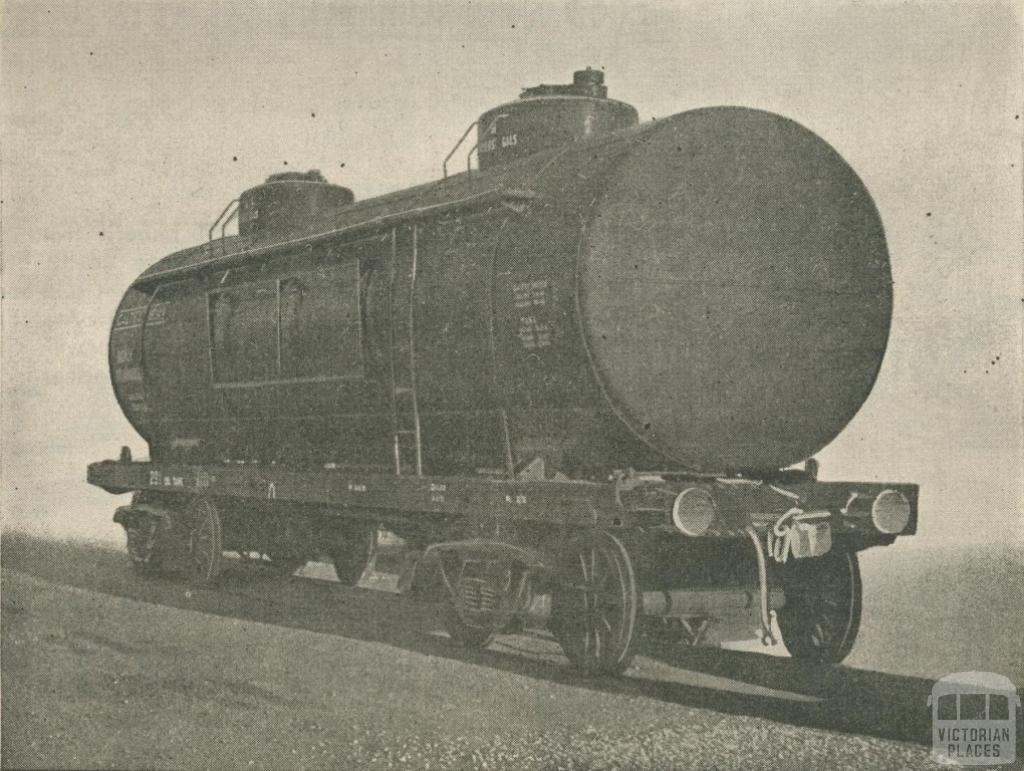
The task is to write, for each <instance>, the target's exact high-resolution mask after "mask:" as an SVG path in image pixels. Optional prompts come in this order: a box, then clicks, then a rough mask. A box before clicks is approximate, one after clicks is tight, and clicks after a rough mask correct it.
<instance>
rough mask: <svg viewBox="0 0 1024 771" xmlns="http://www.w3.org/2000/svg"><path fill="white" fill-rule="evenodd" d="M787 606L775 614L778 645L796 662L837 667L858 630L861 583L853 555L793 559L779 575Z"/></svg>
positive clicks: (842, 553) (836, 552)
mask: <svg viewBox="0 0 1024 771" xmlns="http://www.w3.org/2000/svg"><path fill="white" fill-rule="evenodd" d="M782 579H783V586H784V587H785V591H786V604H785V606H784V607H783V608H782V609H780V610H779V613H778V617H779V629H780V630H781V631H782V641H783V642H784V643H785V644H786V648H787V649H788V650H789V653H790V655H791V656H792V657H793V658H795V659H802V660H804V661H813V662H817V663H821V664H838V663H839V662H841V661H842V660H843V659H845V658H846V657H847V655H849V653H850V651H851V650H852V649H853V643H854V640H855V639H856V637H857V630H858V629H859V628H860V612H861V601H862V598H861V581H860V566H859V564H858V562H857V553H856V552H852V551H847V550H845V549H833V550H832V551H830V552H828V553H827V554H825V555H823V556H821V557H813V558H810V559H802V560H794V561H792V562H790V563H788V564H787V565H786V566H785V567H784V569H783V573H782Z"/></svg>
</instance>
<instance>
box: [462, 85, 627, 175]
mask: <svg viewBox="0 0 1024 771" xmlns="http://www.w3.org/2000/svg"><path fill="white" fill-rule="evenodd" d="M638 121H639V118H638V116H637V112H636V109H635V108H633V106H632V105H628V104H626V103H625V102H619V101H616V100H614V99H609V98H608V87H607V86H606V85H605V84H604V73H603V72H602V71H601V70H594V69H591V68H590V67H587V68H586V69H585V70H577V71H576V72H574V73H573V76H572V83H566V84H562V85H548V84H541V85H539V86H531V87H529V88H524V89H523V90H522V92H521V93H520V94H519V100H518V101H516V102H509V103H507V104H503V105H500V106H498V107H495V108H493V109H491V110H488V111H487V112H485V113H484V114H483V115H481V116H480V120H479V122H478V124H477V141H478V144H477V152H478V155H479V158H480V168H481V169H488V168H493V167H495V166H503V165H504V164H506V163H511V162H513V161H517V160H519V159H520V158H524V157H526V156H527V155H533V154H534V153H537V152H540V151H542V150H549V149H551V148H553V147H557V146H558V145H564V144H568V143H570V142H577V141H580V140H583V139H589V138H590V137H595V136H600V135H602V134H609V133H611V132H613V131H620V130H622V129H626V128H630V127H631V126H635V125H636V124H637V122H638Z"/></svg>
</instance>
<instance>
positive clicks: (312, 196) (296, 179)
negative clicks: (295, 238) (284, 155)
mask: <svg viewBox="0 0 1024 771" xmlns="http://www.w3.org/2000/svg"><path fill="white" fill-rule="evenodd" d="M354 200H355V196H353V195H352V191H351V190H349V189H348V188H347V187H341V186H340V185H332V184H330V183H328V181H327V180H326V179H325V178H324V175H323V174H321V173H320V172H319V171H318V170H317V169H313V170H311V171H305V172H302V171H285V172H282V173H280V174H271V175H270V176H269V177H267V181H266V182H264V183H263V184H262V185H257V186H256V187H253V188H250V189H249V190H246V191H245V192H244V193H242V195H241V196H240V197H239V204H238V233H239V235H256V234H266V235H268V236H271V235H282V234H285V233H288V232H289V231H293V230H306V229H309V228H311V227H315V226H316V225H317V224H318V223H320V222H323V221H324V220H325V218H329V217H330V216H331V215H332V214H334V213H335V212H337V211H338V209H340V208H342V207H344V206H348V205H349V204H350V203H352V202H353V201H354Z"/></svg>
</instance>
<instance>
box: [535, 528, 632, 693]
mask: <svg viewBox="0 0 1024 771" xmlns="http://www.w3.org/2000/svg"><path fill="white" fill-rule="evenodd" d="M639 607H640V594H639V592H638V590H637V583H636V575H635V573H634V572H633V562H632V560H631V559H630V557H629V553H628V552H627V551H626V547H625V546H624V545H623V543H622V541H620V540H619V539H618V538H617V537H616V536H614V535H612V534H610V533H600V534H599V535H598V536H597V537H596V538H594V539H591V540H588V541H587V542H584V543H577V544H576V545H575V546H573V547H572V549H571V550H570V553H569V555H568V560H567V566H566V570H565V573H564V577H563V579H562V581H561V582H560V583H559V585H558V586H557V588H556V589H555V591H554V593H553V594H552V597H551V631H552V632H553V633H554V635H555V638H556V639H557V640H558V642H559V644H560V645H561V646H562V650H563V651H564V652H565V655H566V656H567V657H568V658H569V661H571V662H572V663H573V665H574V666H575V667H576V668H577V669H578V670H580V671H581V672H582V673H583V674H585V675H599V674H619V673H621V672H623V671H624V670H625V669H626V668H627V667H628V666H629V664H630V661H631V660H632V658H633V652H634V643H635V640H636V631H637V614H638V612H639Z"/></svg>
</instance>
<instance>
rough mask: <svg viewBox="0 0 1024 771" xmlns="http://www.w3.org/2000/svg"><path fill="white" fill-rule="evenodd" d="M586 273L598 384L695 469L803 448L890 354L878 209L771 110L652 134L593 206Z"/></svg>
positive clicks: (582, 289) (798, 453)
mask: <svg viewBox="0 0 1024 771" xmlns="http://www.w3.org/2000/svg"><path fill="white" fill-rule="evenodd" d="M577 271H578V276H579V303H580V323H581V328H582V334H583V337H584V344H585V345H586V347H587V349H588V351H589V353H590V357H591V359H592V362H593V366H594V369H595V372H596V374H597V376H598V378H599V379H600V381H601V384H602V390H603V392H604V394H605V396H606V398H607V399H608V400H609V403H610V404H612V405H614V409H615V411H616V412H617V414H619V415H620V417H621V418H622V420H623V421H625V422H626V423H627V424H628V425H629V426H630V427H631V429H632V430H633V431H634V433H635V434H636V435H637V436H639V437H641V438H642V439H643V440H644V441H645V442H647V443H649V444H650V445H652V446H653V447H655V448H657V449H658V450H659V451H661V452H663V453H665V454H666V455H667V456H669V457H671V458H673V459H674V460H676V461H678V462H680V463H682V464H684V465H686V466H687V467H692V468H697V469H702V470H715V469H721V468H741V469H742V468H753V469H761V468H772V467H780V466H784V465H787V464H789V463H793V462H795V461H799V460H802V459H804V458H806V457H809V456H810V455H812V454H814V453H815V452H817V451H818V450H820V449H821V448H822V447H824V446H825V445H826V444H828V443H829V442H830V441H831V440H832V439H833V438H834V437H835V436H836V435H837V434H838V433H839V432H840V431H841V430H842V429H843V427H844V426H845V425H846V424H847V423H848V422H849V420H850V419H851V418H852V417H853V415H854V413H856V412H857V410H858V409H859V408H860V406H861V404H862V403H863V402H864V400H865V399H866V398H867V396H868V393H869V392H870V390H871V387H872V385H873V383H874V380H875V376H876V374H877V372H878V368H879V366H880V364H881V361H882V356H883V353H884V351H885V346H886V340H887V337H888V331H889V321H890V314H891V306H892V293H891V277H890V271H889V260H888V254H887V251H886V242H885V236H884V233H883V229H882V223H881V221H880V219H879V215H878V212H877V211H876V209H875V206H874V204H873V202H872V200H871V197H870V196H869V195H868V191H867V190H866V189H865V187H864V185H863V184H862V183H861V181H860V180H859V179H858V177H857V175H856V174H855V173H854V172H853V170H852V169H851V168H850V167H849V166H848V165H847V164H846V162H845V161H843V159H842V158H841V157H840V156H839V155H838V154H837V153H836V152H835V151H834V150H833V149H832V148H831V147H830V146H829V145H827V144H826V143H825V142H823V141H822V140H821V139H820V138H818V137H817V136H815V135H814V134H812V133H811V132H810V131H808V130H806V129H804V128H803V127H801V126H799V125H797V124H796V123H794V122H792V121H790V120H786V119H785V118H781V117H779V116H777V115H772V114H769V113H765V112H758V111H754V110H746V109H738V108H717V109H705V110H695V111H693V112H688V113H684V114H682V115H680V116H677V117H676V118H674V119H672V120H669V121H665V122H664V123H663V124H661V125H659V126H658V127H657V128H656V129H655V130H653V131H651V132H650V134H649V135H648V136H647V137H645V139H644V141H642V142H637V143H636V144H635V145H634V147H633V148H632V149H631V151H630V152H629V153H628V154H627V156H626V158H625V159H623V161H622V162H620V164H619V165H618V171H617V173H616V174H615V175H614V177H613V178H612V179H611V180H609V184H608V185H607V186H606V187H605V188H604V189H603V191H602V193H601V196H600V198H599V200H598V201H597V202H596V203H595V205H594V207H593V209H592V211H591V216H590V220H589V222H588V224H587V227H586V230H585V234H584V237H583V239H582V241H581V244H580V251H579V255H578V265H577Z"/></svg>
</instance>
